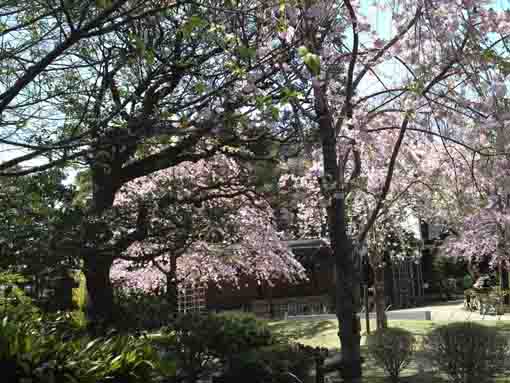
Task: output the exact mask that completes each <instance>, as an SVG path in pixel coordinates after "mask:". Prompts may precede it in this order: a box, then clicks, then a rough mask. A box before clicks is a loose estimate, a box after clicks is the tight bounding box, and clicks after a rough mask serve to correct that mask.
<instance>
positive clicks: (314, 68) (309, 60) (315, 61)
mask: <svg viewBox="0 0 510 383" xmlns="http://www.w3.org/2000/svg"><path fill="white" fill-rule="evenodd" d="M303 62H304V63H305V65H306V67H307V68H308V70H309V71H310V73H312V74H313V75H314V76H317V75H318V74H319V73H320V71H321V59H320V57H319V56H318V55H316V54H313V53H307V54H306V55H305V56H304V57H303Z"/></svg>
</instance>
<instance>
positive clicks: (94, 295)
mask: <svg viewBox="0 0 510 383" xmlns="http://www.w3.org/2000/svg"><path fill="white" fill-rule="evenodd" d="M92 170H93V171H92V180H93V188H92V201H91V205H90V208H89V210H88V211H87V212H86V213H85V214H86V217H85V221H84V226H83V232H82V239H81V241H82V249H81V251H82V257H83V266H84V274H85V281H86V286H87V294H88V302H87V316H88V320H89V326H90V328H91V331H93V332H94V331H103V330H104V329H105V327H106V326H108V325H109V324H111V323H112V322H113V321H114V319H115V318H114V314H115V307H114V303H115V302H114V298H113V287H112V284H111V281H110V269H111V267H112V264H113V260H114V256H115V254H112V253H111V252H105V251H101V248H102V245H103V244H104V243H105V242H107V241H108V239H109V236H110V230H109V224H108V222H105V221H103V218H102V216H103V214H104V213H105V212H106V211H107V210H108V209H110V208H111V207H112V206H113V201H114V199H115V192H116V190H117V189H118V186H116V184H117V182H116V180H115V178H114V177H112V176H111V175H109V174H105V173H104V168H102V167H100V166H99V167H98V166H95V167H93V169H92Z"/></svg>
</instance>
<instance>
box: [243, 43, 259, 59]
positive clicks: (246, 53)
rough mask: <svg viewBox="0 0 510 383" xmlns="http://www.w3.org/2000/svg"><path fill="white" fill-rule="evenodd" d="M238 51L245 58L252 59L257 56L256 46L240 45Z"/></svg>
mask: <svg viewBox="0 0 510 383" xmlns="http://www.w3.org/2000/svg"><path fill="white" fill-rule="evenodd" d="M238 51H239V55H240V56H241V57H242V58H243V59H252V58H255V56H256V55H257V50H256V49H255V48H250V47H245V46H241V47H239V49H238Z"/></svg>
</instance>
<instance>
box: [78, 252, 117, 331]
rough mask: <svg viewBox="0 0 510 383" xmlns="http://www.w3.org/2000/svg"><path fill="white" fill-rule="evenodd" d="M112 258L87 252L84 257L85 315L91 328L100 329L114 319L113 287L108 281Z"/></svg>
mask: <svg viewBox="0 0 510 383" xmlns="http://www.w3.org/2000/svg"><path fill="white" fill-rule="evenodd" d="M112 263H113V258H112V257H110V256H107V255H102V254H97V253H89V254H87V255H86V256H85V258H84V273H85V279H86V286H87V293H88V300H87V316H88V319H89V322H90V325H91V328H93V329H96V330H100V329H102V328H103V327H104V325H107V324H109V323H112V322H113V320H114V314H115V309H114V299H113V288H112V284H111V282H110V268H111V266H112Z"/></svg>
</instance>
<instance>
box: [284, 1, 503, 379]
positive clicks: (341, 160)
mask: <svg viewBox="0 0 510 383" xmlns="http://www.w3.org/2000/svg"><path fill="white" fill-rule="evenodd" d="M489 3H490V2H488V1H480V2H473V1H455V2H451V1H428V0H423V1H399V2H397V3H395V4H394V5H395V6H394V7H388V6H386V5H385V4H384V3H383V2H377V3H376V7H378V8H379V10H378V11H379V12H381V13H384V12H386V17H387V18H389V19H391V21H392V25H391V28H390V29H391V32H390V33H389V35H388V36H382V35H379V34H378V33H377V32H376V31H375V30H374V29H375V28H374V26H373V24H372V23H371V21H370V20H369V19H368V18H367V17H366V10H364V9H363V7H361V5H360V2H358V1H351V0H346V1H342V2H340V1H339V2H336V1H333V2H331V1H327V2H326V1H311V0H310V1H304V2H301V3H299V4H290V3H286V4H285V6H282V7H281V8H280V9H279V10H278V11H277V12H276V13H275V17H276V18H277V19H278V20H279V23H280V24H284V26H285V27H286V30H285V32H283V33H282V35H281V40H282V42H281V43H282V45H285V44H293V43H294V42H296V41H299V43H300V44H302V45H301V46H300V47H299V48H298V49H296V50H295V56H294V60H292V61H290V62H287V63H285V64H282V71H283V72H284V73H285V81H286V82H285V84H286V86H287V89H286V90H285V94H286V95H294V97H290V98H289V102H288V103H289V106H290V108H291V109H292V111H293V112H294V113H295V114H296V115H299V116H300V119H297V121H298V122H302V123H303V125H302V129H303V134H304V135H305V136H306V135H308V137H309V138H318V141H319V142H320V150H321V152H322V153H321V154H322V158H323V176H322V184H323V187H322V189H321V193H322V194H323V195H325V200H326V206H327V208H326V210H327V217H328V228H329V237H330V240H331V245H332V247H333V250H334V254H335V259H336V267H337V270H338V272H337V299H338V304H337V316H338V319H339V322H340V323H341V324H342V325H341V331H340V339H341V343H342V357H343V367H344V368H343V377H344V379H345V380H346V381H359V379H360V376H361V362H360V351H359V339H360V337H359V330H360V326H359V319H358V318H357V316H356V308H357V307H358V306H359V305H358V300H359V297H358V296H357V285H358V279H359V278H358V272H357V271H356V268H355V265H356V264H357V261H356V252H357V251H356V250H357V249H358V248H359V247H360V246H361V244H362V243H363V242H364V240H365V239H366V238H367V236H368V234H369V232H370V230H371V228H372V226H373V225H374V223H375V222H376V221H377V219H378V217H379V215H380V212H381V211H383V210H384V208H385V205H386V204H387V199H388V197H390V193H391V192H392V189H393V187H394V186H393V185H392V181H394V180H395V179H396V177H395V173H396V171H397V169H398V165H399V163H400V161H401V159H402V158H403V154H404V153H403V148H404V145H405V143H407V142H409V141H416V148H417V150H419V149H420V148H423V149H422V153H425V155H424V156H423V157H421V156H415V158H417V161H418V163H420V164H421V163H422V162H428V161H429V160H432V161H435V160H434V159H433V158H432V156H434V155H435V153H436V152H433V153H432V154H429V153H427V150H428V148H429V147H430V145H429V143H428V142H427V141H430V142H432V143H433V144H434V145H436V146H441V145H442V146H444V153H445V154H446V157H447V156H448V155H451V151H455V149H453V148H452V146H451V144H453V143H455V144H457V145H459V146H460V147H463V148H468V149H469V150H471V151H472V153H474V154H475V155H487V154H490V150H487V149H486V148H484V147H483V144H482V143H480V142H478V141H476V142H475V145H474V146H473V145H472V144H473V140H470V139H469V138H470V137H468V136H469V135H471V136H478V137H480V135H482V136H483V135H484V134H487V131H485V129H486V126H485V124H486V123H487V122H488V121H491V119H492V118H496V119H497V118H498V116H499V115H500V114H499V111H498V110H496V109H495V108H494V107H493V105H492V104H490V103H488V102H487V101H488V99H487V98H486V97H485V96H484V95H480V94H479V93H477V92H476V89H477V88H478V87H481V86H482V87H483V86H486V85H487V84H486V83H485V80H488V85H489V86H493V88H494V90H495V92H496V93H498V94H499V95H500V96H501V95H504V93H505V91H504V89H503V88H504V87H503V86H502V85H501V82H502V80H501V78H504V73H505V71H506V69H505V62H504V60H501V54H502V52H505V53H506V48H505V47H504V43H505V41H506V39H507V37H506V34H505V32H504V30H505V27H506V25H507V23H508V16H507V14H505V13H504V12H501V11H497V10H490V9H488V5H489ZM503 56H504V54H503ZM487 65H490V66H491V67H492V68H491V71H492V72H493V74H494V73H496V74H497V75H496V76H494V75H491V76H490V78H489V79H482V78H481V76H478V71H479V70H482V69H484V68H485V67H486V66H487ZM392 68H397V72H396V73H395V75H394V76H389V75H388V72H391V69H392ZM502 76H503V77H502ZM391 77H393V78H391ZM482 82H483V83H485V84H482ZM296 93H297V94H296ZM303 121H306V123H304V122H303ZM467 127H469V129H470V131H469V132H466V128H467ZM459 130H460V131H462V133H461V134H460V135H459V137H456V136H455V135H456V134H457V133H458V131H459ZM382 132H386V134H382ZM420 133H423V134H420ZM467 139H469V140H467ZM371 140H373V141H374V142H377V146H378V147H380V148H385V149H384V150H382V152H384V153H385V156H384V157H383V158H384V163H385V166H384V167H381V168H376V169H374V171H372V172H370V177H369V179H368V180H367V182H368V183H371V184H373V185H374V186H375V187H374V188H373V190H375V193H374V194H373V195H374V199H375V203H374V204H373V208H371V209H370V211H369V212H368V213H367V215H366V217H364V219H362V220H360V221H359V222H351V221H350V220H349V216H348V213H347V212H348V210H349V204H350V203H351V204H352V202H349V198H354V199H355V198H357V197H355V196H354V194H355V193H354V194H353V191H354V190H355V188H356V186H357V185H358V184H359V183H360V176H361V175H362V174H363V173H362V171H361V169H362V168H363V166H364V162H365V161H366V158H363V157H362V156H361V155H362V154H363V152H364V146H365V145H366V144H367V143H369V142H370V141H371ZM408 154H409V155H412V153H411V152H409V153H408ZM415 154H416V153H415ZM420 157H421V158H420ZM456 157H457V156H456V155H455V156H454V159H455V158H456ZM442 158H445V157H443V156H442ZM455 166H456V165H452V167H453V168H454V171H455ZM412 174H414V172H411V173H410V174H409V176H411V175H412ZM467 174H469V173H467ZM309 217H310V216H309ZM358 225H359V230H358V231H357V233H358V234H357V235H355V236H353V235H352V232H351V231H350V230H351V228H350V227H351V226H358Z"/></svg>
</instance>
